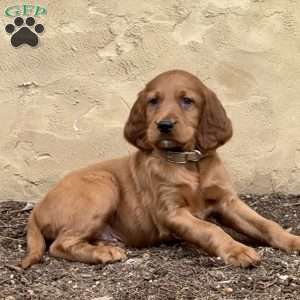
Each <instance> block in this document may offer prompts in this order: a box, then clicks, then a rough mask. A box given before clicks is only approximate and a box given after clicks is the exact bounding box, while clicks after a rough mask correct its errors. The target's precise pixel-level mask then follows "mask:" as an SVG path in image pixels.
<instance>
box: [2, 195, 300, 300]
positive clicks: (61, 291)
mask: <svg viewBox="0 0 300 300" xmlns="http://www.w3.org/2000/svg"><path fill="white" fill-rule="evenodd" d="M242 198H243V199H244V200H245V201H246V202H247V203H248V204H249V205H250V206H251V207H253V208H254V209H255V210H256V211H258V212H260V213H261V214H262V215H264V216H266V217H268V218H271V219H273V220H276V221H278V222H280V224H281V225H282V226H283V227H284V228H286V229H289V230H292V232H294V233H298V234H300V222H299V216H300V196H292V195H282V194H272V195H260V196H257V195H245V196H242ZM29 212H30V205H28V203H24V202H14V201H6V202H1V203H0V299H1V300H2V299H5V300H15V299H20V300H24V299H43V300H46V299H51V300H54V299H60V300H65V299H73V300H74V299H81V300H85V299H88V300H115V299H120V300H126V299H128V300H129V299H130V300H134V299H141V300H157V299H161V300H167V299H193V300H196V299H198V300H199V299H210V300H213V299H218V300H219V299H260V300H265V299H300V256H298V255H297V254H295V253H294V254H286V253H283V252H281V251H279V250H275V249H271V248H269V247H263V246H255V247H256V248H257V251H259V253H260V254H261V255H262V256H263V261H262V263H261V265H260V266H259V267H257V268H250V269H241V268H235V267H231V266H226V265H224V263H223V262H222V261H221V260H220V259H218V258H216V257H209V256H207V255H206V254H204V253H203V252H201V251H198V250H197V249H194V248H190V247H188V246H187V245H185V244H184V243H174V244H168V245H165V244H164V245H161V246H159V247H152V248H147V249H128V252H127V255H128V259H127V261H125V262H120V263H115V264H108V265H86V264H81V263H75V262H68V261H65V260H62V259H56V258H53V257H49V256H48V255H47V254H45V256H44V260H43V263H42V264H39V265H35V266H33V267H32V268H31V269H29V270H26V271H23V270H21V269H19V268H18V267H17V266H16V265H17V262H18V261H19V259H20V257H22V256H23V255H24V253H25V245H26V243H25V226H26V220H27V217H28V215H29ZM232 234H234V233H232ZM234 236H235V238H237V239H239V240H242V241H244V242H247V239H245V237H242V236H240V235H237V234H234ZM248 242H249V241H248Z"/></svg>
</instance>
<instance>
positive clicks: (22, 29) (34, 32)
mask: <svg viewBox="0 0 300 300" xmlns="http://www.w3.org/2000/svg"><path fill="white" fill-rule="evenodd" d="M14 23H15V25H14V24H7V25H6V27H5V31H6V32H7V33H9V34H12V36H11V40H10V41H11V44H12V45H13V46H14V47H18V46H20V45H22V44H27V45H29V46H31V47H34V46H36V45H37V44H38V43H39V37H38V34H40V33H42V32H43V31H44V30H45V28H44V26H43V25H42V24H36V25H35V26H34V24H35V19H34V18H33V17H28V18H27V19H26V21H25V23H26V24H24V19H23V18H21V17H17V18H16V19H15V20H14ZM33 26H34V27H33ZM16 28H17V29H16Z"/></svg>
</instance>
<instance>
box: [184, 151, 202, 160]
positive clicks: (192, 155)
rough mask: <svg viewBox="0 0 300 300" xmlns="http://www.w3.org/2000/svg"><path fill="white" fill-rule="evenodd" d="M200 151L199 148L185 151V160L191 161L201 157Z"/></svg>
mask: <svg viewBox="0 0 300 300" xmlns="http://www.w3.org/2000/svg"><path fill="white" fill-rule="evenodd" d="M201 157H202V153H201V151H199V150H193V151H191V152H186V160H187V162H188V161H193V162H197V161H199V160H200V159H201Z"/></svg>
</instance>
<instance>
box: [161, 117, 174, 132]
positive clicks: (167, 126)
mask: <svg viewBox="0 0 300 300" xmlns="http://www.w3.org/2000/svg"><path fill="white" fill-rule="evenodd" d="M174 125H175V123H174V122H172V121H170V120H162V121H160V122H158V123H157V128H158V130H159V131H160V132H161V133H169V132H170V131H171V130H172V129H173V127H174Z"/></svg>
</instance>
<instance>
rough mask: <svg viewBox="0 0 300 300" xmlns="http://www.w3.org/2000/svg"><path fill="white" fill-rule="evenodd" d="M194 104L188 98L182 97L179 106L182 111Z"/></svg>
mask: <svg viewBox="0 0 300 300" xmlns="http://www.w3.org/2000/svg"><path fill="white" fill-rule="evenodd" d="M193 103H194V100H193V99H191V98H189V97H182V98H181V99H180V106H181V107H182V108H183V109H187V108H189V107H190V106H191V105H192V104H193Z"/></svg>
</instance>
